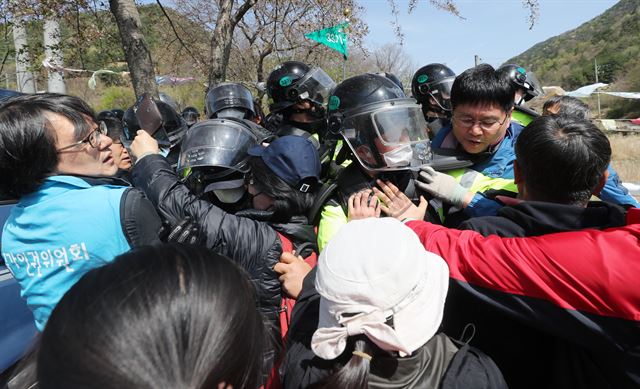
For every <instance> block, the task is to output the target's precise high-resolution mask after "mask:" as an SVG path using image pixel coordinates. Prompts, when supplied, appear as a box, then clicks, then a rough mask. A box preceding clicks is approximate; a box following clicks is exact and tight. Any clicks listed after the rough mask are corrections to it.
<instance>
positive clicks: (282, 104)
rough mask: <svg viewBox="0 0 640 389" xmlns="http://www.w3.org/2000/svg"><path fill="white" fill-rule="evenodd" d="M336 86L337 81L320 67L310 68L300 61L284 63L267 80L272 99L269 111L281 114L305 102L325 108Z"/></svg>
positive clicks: (268, 92) (268, 91)
mask: <svg viewBox="0 0 640 389" xmlns="http://www.w3.org/2000/svg"><path fill="white" fill-rule="evenodd" d="M335 85H336V83H335V81H333V79H332V78H331V77H329V75H328V74H327V73H325V71H324V70H322V69H321V68H319V67H309V66H308V65H306V64H304V63H302V62H298V61H287V62H284V63H282V64H280V65H279V66H278V67H277V68H276V69H275V70H274V71H272V72H271V74H269V77H268V79H267V94H268V95H269V98H270V99H271V103H270V104H269V110H270V111H271V112H280V111H283V110H285V109H287V108H289V107H291V106H293V105H295V104H296V103H299V102H301V101H304V100H308V101H310V102H312V103H314V104H315V105H316V106H317V107H322V106H325V105H326V104H327V98H328V97H329V94H330V93H331V90H332V89H333V88H334V87H335Z"/></svg>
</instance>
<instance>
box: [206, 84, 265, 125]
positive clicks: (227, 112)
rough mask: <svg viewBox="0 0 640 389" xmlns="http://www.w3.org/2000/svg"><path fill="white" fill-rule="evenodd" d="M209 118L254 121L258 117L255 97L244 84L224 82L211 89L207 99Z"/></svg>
mask: <svg viewBox="0 0 640 389" xmlns="http://www.w3.org/2000/svg"><path fill="white" fill-rule="evenodd" d="M205 109H206V113H207V117H208V118H209V119H213V118H236V119H249V120H252V119H253V118H254V117H255V116H256V111H255V108H254V106H253V96H252V95H251V91H250V90H249V88H247V87H246V86H244V85H242V84H236V83H232V82H223V83H220V84H218V85H216V86H214V87H213V88H211V89H209V91H208V92H207V96H206V98H205Z"/></svg>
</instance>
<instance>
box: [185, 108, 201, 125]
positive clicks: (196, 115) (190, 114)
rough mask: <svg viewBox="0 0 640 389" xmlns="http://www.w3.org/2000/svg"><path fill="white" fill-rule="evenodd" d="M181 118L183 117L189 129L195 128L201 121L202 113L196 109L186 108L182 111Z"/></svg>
mask: <svg viewBox="0 0 640 389" xmlns="http://www.w3.org/2000/svg"><path fill="white" fill-rule="evenodd" d="M180 116H182V118H183V119H184V121H185V122H186V123H187V126H188V127H191V126H193V125H194V124H196V123H197V122H198V120H200V112H199V111H198V109H197V108H196V107H191V106H189V107H186V108H185V109H183V110H182V113H181V114H180Z"/></svg>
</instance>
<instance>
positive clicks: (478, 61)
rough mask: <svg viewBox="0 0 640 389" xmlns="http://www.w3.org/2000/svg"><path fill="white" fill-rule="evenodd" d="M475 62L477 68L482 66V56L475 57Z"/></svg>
mask: <svg viewBox="0 0 640 389" xmlns="http://www.w3.org/2000/svg"><path fill="white" fill-rule="evenodd" d="M473 60H474V61H475V63H476V66H478V65H480V61H482V58H480V56H479V55H478V54H476V55H474V56H473Z"/></svg>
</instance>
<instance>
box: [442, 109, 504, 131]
mask: <svg viewBox="0 0 640 389" xmlns="http://www.w3.org/2000/svg"><path fill="white" fill-rule="evenodd" d="M508 117H509V113H507V114H506V115H505V117H504V120H503V121H501V122H500V121H497V120H492V119H488V120H475V119H474V118H472V117H470V116H463V117H459V116H455V115H454V116H453V120H455V121H456V122H458V124H459V125H460V126H462V127H464V128H471V127H473V126H475V125H476V123H478V125H479V126H480V128H482V129H483V130H485V131H491V130H493V129H495V128H496V124H498V127H499V126H501V125H503V124H504V122H506V121H507V118H508Z"/></svg>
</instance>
